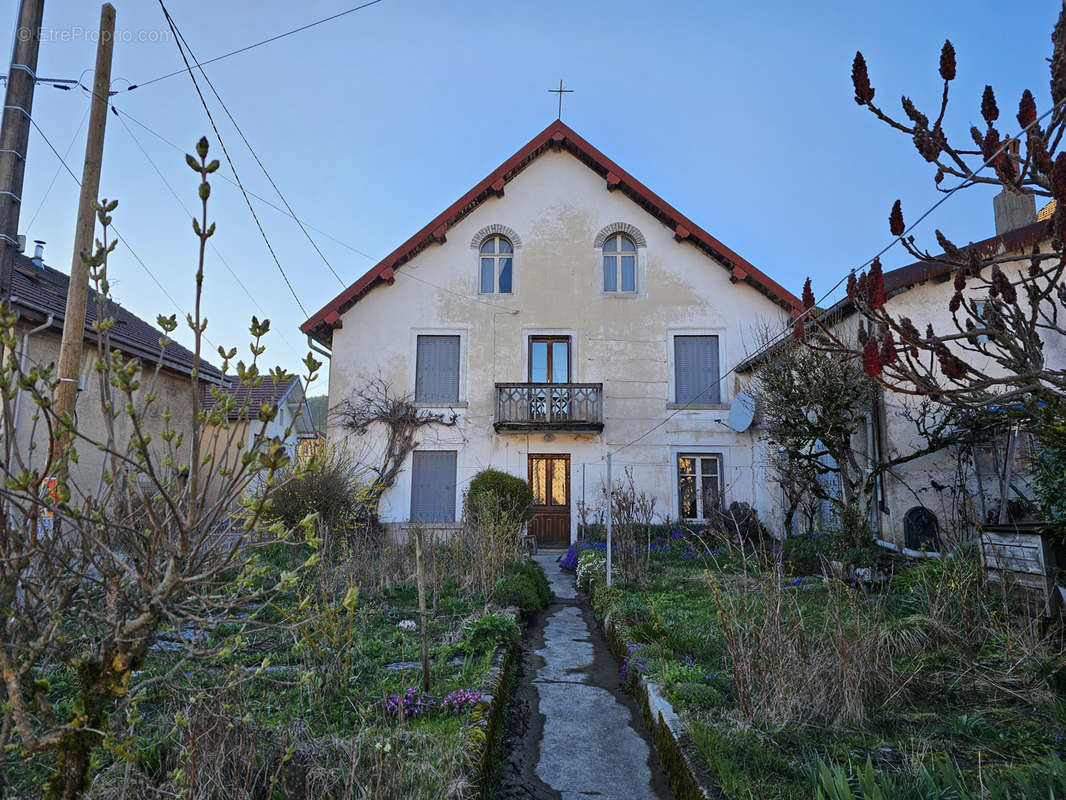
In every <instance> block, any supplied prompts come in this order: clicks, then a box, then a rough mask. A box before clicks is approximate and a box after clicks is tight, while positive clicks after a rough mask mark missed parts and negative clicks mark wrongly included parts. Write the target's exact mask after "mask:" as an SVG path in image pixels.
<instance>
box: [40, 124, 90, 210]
mask: <svg viewBox="0 0 1066 800" xmlns="http://www.w3.org/2000/svg"><path fill="white" fill-rule="evenodd" d="M89 111H90V109H89V108H86V109H85V115H84V116H83V117H82V118H81V122H80V123H78V127H77V129H76V130H75V131H74V135H73V136H71V137H70V144H68V145H67V149H66V150H65V151H64V152H63V157H64V158H66V157H67V156H69V155H70V150H71V148H72V147H74V143H75V142H77V141H78V134H79V133H81V129H82V128H83V127H84V126H85V120H87V119H88V118H89ZM62 171H63V162H62V161H60V162H59V163H58V164H56V171H55V172H54V173H52V180H51V181H50V182H49V183H48V188H47V189H45V190H44V194H43V195H42V196H41V202H40V203H38V204H37V210H36V211H34V212H33V216H32V217H30V223H29V225H27V226H26V230H27V231H28V230H30V229H31V228H33V223H35V222H36V221H37V217H38V216H39V215H40V213H41V209H42V208H44V203H45V201H46V200H47V199H48V195H49V194H51V193H52V187H53V186H55V185H56V179H57V178H58V177H59V173H60V172H62Z"/></svg>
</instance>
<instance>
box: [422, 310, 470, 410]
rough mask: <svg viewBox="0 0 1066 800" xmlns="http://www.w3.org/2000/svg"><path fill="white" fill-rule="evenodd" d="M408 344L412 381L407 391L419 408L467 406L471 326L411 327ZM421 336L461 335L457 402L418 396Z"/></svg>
mask: <svg viewBox="0 0 1066 800" xmlns="http://www.w3.org/2000/svg"><path fill="white" fill-rule="evenodd" d="M410 335H411V339H410V343H409V345H408V348H409V349H408V352H409V353H410V356H409V357H410V359H411V362H410V363H411V366H410V382H409V384H408V388H407V391H408V393H409V394H410V396H411V398H412V402H413V403H414V405H415V406H416V407H417V408H466V407H467V406H468V405H469V404H468V402H467V374H466V373H467V348H468V340H469V338H470V326H469V325H464V326H453V327H449V328H411V334H410ZM420 336H458V337H459V398H458V400H457V401H456V402H454V403H451V402H448V403H443V402H436V401H420V400H418V399H417V397H418V394H417V392H418V337H420Z"/></svg>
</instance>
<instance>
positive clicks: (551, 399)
mask: <svg viewBox="0 0 1066 800" xmlns="http://www.w3.org/2000/svg"><path fill="white" fill-rule="evenodd" d="M529 382H530V383H533V384H556V383H560V384H564V383H569V382H570V337H569V336H532V337H530V339H529ZM569 408H570V391H569V389H566V388H562V387H560V388H558V389H553V388H551V387H550V386H543V385H541V386H534V387H532V388H531V389H530V393H529V418H530V419H531V420H540V421H548V422H551V421H560V420H565V419H567V418H568V417H569Z"/></svg>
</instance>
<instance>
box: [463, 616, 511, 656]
mask: <svg viewBox="0 0 1066 800" xmlns="http://www.w3.org/2000/svg"><path fill="white" fill-rule="evenodd" d="M520 636H521V634H520V632H519V630H518V624H517V623H516V622H515V621H514V619H513V618H511V617H508V616H505V615H504V614H486V615H485V616H483V617H478V618H477V619H475V620H471V621H470V622H468V623H466V625H464V626H463V639H462V649H463V650H464V651H465V652H467V653H490V652H492V651H493V650H495V649H496V648H497V647H511V646H513V645H516V644H518V640H519V638H520Z"/></svg>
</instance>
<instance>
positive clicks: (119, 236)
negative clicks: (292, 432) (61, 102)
mask: <svg viewBox="0 0 1066 800" xmlns="http://www.w3.org/2000/svg"><path fill="white" fill-rule="evenodd" d="M30 122H31V123H32V124H33V127H34V128H36V129H37V133H39V134H40V135H41V138H42V139H44V143H45V144H46V145H48V148H49V149H50V150H51V151H52V152H53V153H55V156H56V158H58V159H59V163H60V164H62V165H63V167H64V168H65V169H66V171H67V173H68V174H69V175H70V177H71V178H73V179H74V182H75V183H76V184H78V186H79V187H80V186H81V179H80V178H79V177H78V176H77V175H75V174H74V170H72V169H71V168H70V165H69V164H68V163H67V161H66V159H65V158H64V157H63V156H61V155H60V154H59V151H58V150H56V148H55V145H53V144H52V141H51V140H50V139H49V138H48V137H47V136H46V135H45V132H44V131H43V130H41V126H40V125H38V124H37V121H36V120H35V119H34V118H33V117H30ZM111 230H113V231H114V232H115V237H116V238H117V239H118V240H119V241H120V242H122V244H123V245H125V246H126V249H127V250H129V251H130V255H132V256H133V258H134V260H135V261H136V262H137V263H138V264H140V265H141V269H143V270H144V271H145V272H146V273H147V274H148V277H149V278H151V279H152V282H153V283H154V284H155V285H156V286H157V287H159V291H161V292H162V293H163V295H164V296H165V297H166V298H167V299H168V300H169V301H170V302H171V303H173V304H174V308H176V309H177V310H178V311H180V312H181V313H182V314H184V315H185V316H186V317H188V316H189V313H188V312H187V311H185V309H183V308H182V307H181V304H180V303H179V302H178V301H177V300H175V299H174V298H173V297H172V296H171V295H170V292H168V291H167V290H166V287H165V286H163V284H161V283H160V282H159V279H158V278H156V276H155V275H154V274H153V273H152V270H150V269H149V268H148V265H147V264H145V263H144V261H143V260H142V259H141V257H140V256H139V255H137V251H136V250H134V249H133V247H131V246H130V243H129V241H128V240H127V239H126V238H125V237H124V236H123V235H122V233H121V231H119V229H118V228H117V227H116V226H115V225H114V223H112V224H111ZM201 336H203V338H204V341H205V342H207V343H208V344H209V345H211V347H215V346H216V345H215V344H214V342H212V341H211V340H210V339H209V338H207V335H206V334H203V333H201Z"/></svg>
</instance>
